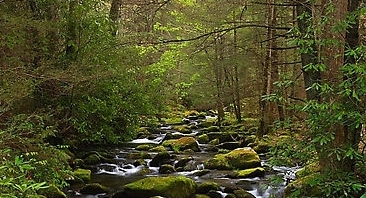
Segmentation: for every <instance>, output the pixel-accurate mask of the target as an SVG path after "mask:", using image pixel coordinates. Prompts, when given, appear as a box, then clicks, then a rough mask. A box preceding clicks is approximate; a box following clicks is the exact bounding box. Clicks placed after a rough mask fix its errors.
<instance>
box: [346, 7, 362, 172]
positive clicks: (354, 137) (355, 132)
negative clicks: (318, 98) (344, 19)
mask: <svg viewBox="0 0 366 198" xmlns="http://www.w3.org/2000/svg"><path fill="white" fill-rule="evenodd" d="M360 3H361V2H360V0H348V12H349V13H352V12H355V11H357V9H358V8H359V6H360ZM356 16H357V17H356V19H355V21H354V23H353V24H351V25H350V26H349V27H348V28H347V32H346V49H345V50H348V49H355V48H357V47H358V46H359V44H360V34H359V16H358V15H356ZM344 60H345V63H349V64H356V63H357V60H356V59H355V57H353V56H345V57H344ZM356 78H357V76H356V75H352V76H344V77H343V80H351V81H355V80H356ZM353 89H354V90H356V89H359V87H356V85H354V87H353ZM343 103H344V104H346V105H347V107H349V108H352V109H357V106H361V105H360V104H359V103H360V101H357V100H355V99H349V98H346V99H343ZM343 131H344V138H345V142H344V143H345V146H346V147H350V148H352V149H354V150H357V149H358V143H359V142H360V138H361V126H359V127H355V126H352V124H346V125H344V126H343ZM355 165H356V164H355V160H353V159H350V158H345V160H344V166H345V168H346V169H347V170H348V171H353V170H354V169H355Z"/></svg>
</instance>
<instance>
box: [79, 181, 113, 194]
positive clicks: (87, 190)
mask: <svg viewBox="0 0 366 198" xmlns="http://www.w3.org/2000/svg"><path fill="white" fill-rule="evenodd" d="M106 192H108V189H107V188H106V187H105V186H102V185H100V184H98V183H92V184H87V185H85V186H83V187H82V188H81V189H80V193H81V194H86V195H95V194H100V193H106Z"/></svg>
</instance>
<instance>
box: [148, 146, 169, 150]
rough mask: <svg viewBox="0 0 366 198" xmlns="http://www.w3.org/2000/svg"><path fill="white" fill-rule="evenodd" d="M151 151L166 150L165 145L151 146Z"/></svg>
mask: <svg viewBox="0 0 366 198" xmlns="http://www.w3.org/2000/svg"><path fill="white" fill-rule="evenodd" d="M149 151H152V152H164V151H166V149H165V147H164V146H162V145H160V146H156V147H153V148H150V149H149Z"/></svg>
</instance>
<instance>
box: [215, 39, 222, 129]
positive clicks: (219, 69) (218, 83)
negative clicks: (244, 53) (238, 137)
mask: <svg viewBox="0 0 366 198" xmlns="http://www.w3.org/2000/svg"><path fill="white" fill-rule="evenodd" d="M220 41H221V38H220V37H219V35H218V36H217V38H215V43H214V44H215V59H214V63H213V64H214V68H215V78H216V107H217V112H218V125H219V126H221V123H222V120H223V119H224V104H223V101H222V100H223V85H222V83H223V71H222V67H221V64H222V63H221V62H220V59H221V52H220V51H221V50H220V49H219V46H220V45H221V42H220Z"/></svg>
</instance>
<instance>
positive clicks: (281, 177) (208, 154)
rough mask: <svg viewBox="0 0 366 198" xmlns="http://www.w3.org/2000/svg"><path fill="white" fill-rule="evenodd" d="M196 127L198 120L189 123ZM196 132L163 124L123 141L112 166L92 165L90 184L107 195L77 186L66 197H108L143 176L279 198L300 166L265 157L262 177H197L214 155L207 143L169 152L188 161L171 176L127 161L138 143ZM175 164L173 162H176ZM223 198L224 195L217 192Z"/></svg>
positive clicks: (213, 173)
mask: <svg viewBox="0 0 366 198" xmlns="http://www.w3.org/2000/svg"><path fill="white" fill-rule="evenodd" d="M192 123H193V124H197V121H195V122H191V123H190V124H192ZM198 132H199V129H194V130H192V132H191V133H184V134H183V133H179V132H177V131H175V130H173V127H172V126H165V125H162V126H161V127H160V130H159V132H158V133H155V134H152V135H151V136H149V137H148V138H139V139H135V140H133V141H130V142H126V143H125V144H124V145H123V146H121V147H119V148H112V149H110V150H109V152H110V153H112V154H113V155H114V156H115V158H114V162H113V163H101V164H98V165H96V166H93V170H92V176H91V181H90V183H99V184H101V185H103V186H106V187H108V188H109V189H111V193H110V194H98V195H81V194H80V193H78V189H79V188H80V186H71V187H70V188H69V189H67V190H68V191H67V196H68V198H106V197H111V194H113V192H117V191H119V190H123V187H124V185H125V184H128V183H130V182H133V181H136V180H139V179H142V178H145V177H157V176H166V175H184V176H186V177H189V178H191V179H193V180H194V181H196V183H202V182H206V181H213V182H216V183H217V184H219V185H220V186H221V187H222V189H224V187H228V186H236V187H241V188H243V189H244V190H246V191H248V192H250V193H251V194H253V195H254V196H255V197H256V198H271V197H275V198H277V197H282V194H283V191H284V188H285V187H286V184H287V182H289V181H290V180H293V179H295V173H296V171H297V170H298V169H300V167H284V166H283V167H281V166H271V165H270V164H268V163H267V162H266V159H265V156H261V164H262V167H264V168H265V169H266V174H265V176H264V177H255V178H232V177H230V172H232V171H224V170H208V171H207V172H208V173H206V174H199V173H200V172H202V170H206V169H205V167H204V165H203V163H204V161H205V160H207V159H210V158H212V157H213V156H214V155H215V154H217V152H214V151H212V149H210V145H208V144H199V147H200V149H201V151H200V152H194V153H185V152H182V153H178V154H177V153H175V152H174V151H172V150H168V152H169V153H170V154H171V155H173V156H174V157H175V159H182V158H191V159H192V160H190V161H189V164H188V166H189V167H190V168H189V170H183V171H179V172H174V173H170V174H160V173H159V167H151V166H149V162H150V161H151V159H144V161H145V162H146V164H147V165H139V164H136V163H135V159H130V158H129V157H128V156H129V155H131V153H139V152H140V151H137V150H136V149H135V148H136V146H138V145H141V144H150V145H160V144H161V143H162V141H163V140H164V139H165V136H166V134H167V133H171V134H174V135H177V136H193V137H194V136H195V135H196V134H197V133H198ZM148 154H150V155H151V156H155V155H156V154H157V152H150V151H149V152H148ZM177 162H178V161H175V162H174V163H177ZM273 178H277V180H276V181H277V182H270V181H273ZM219 193H220V194H221V195H222V197H223V198H224V197H225V195H226V193H224V192H222V191H219Z"/></svg>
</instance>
